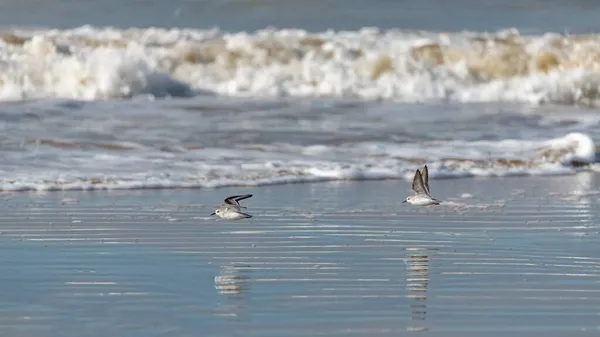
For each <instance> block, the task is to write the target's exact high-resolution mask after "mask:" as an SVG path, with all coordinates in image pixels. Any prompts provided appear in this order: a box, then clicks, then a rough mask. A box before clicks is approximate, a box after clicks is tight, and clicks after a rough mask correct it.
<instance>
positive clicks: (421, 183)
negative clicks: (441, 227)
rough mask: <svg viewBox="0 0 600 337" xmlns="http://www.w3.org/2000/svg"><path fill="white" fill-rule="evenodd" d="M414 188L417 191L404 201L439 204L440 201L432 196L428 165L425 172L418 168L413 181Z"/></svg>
mask: <svg viewBox="0 0 600 337" xmlns="http://www.w3.org/2000/svg"><path fill="white" fill-rule="evenodd" d="M412 190H413V191H414V192H415V193H414V194H413V195H411V196H409V197H407V198H406V200H404V201H403V202H402V203H405V202H408V203H409V204H411V205H415V206H430V205H439V204H440V201H439V200H437V199H434V198H433V197H432V196H431V190H430V189H429V170H428V169H427V165H425V167H423V173H421V171H419V170H417V172H415V176H414V178H413V182H412Z"/></svg>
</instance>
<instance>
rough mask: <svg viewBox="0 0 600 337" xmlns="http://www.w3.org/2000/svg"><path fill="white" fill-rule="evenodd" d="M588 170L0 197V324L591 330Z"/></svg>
mask: <svg viewBox="0 0 600 337" xmlns="http://www.w3.org/2000/svg"><path fill="white" fill-rule="evenodd" d="M599 177H600V176H599V175H596V174H593V173H580V174H578V175H575V176H566V177H523V178H490V179H452V180H432V181H431V188H432V194H433V196H434V197H436V198H438V199H442V200H445V201H446V204H445V205H443V206H439V207H415V206H410V205H408V204H401V201H402V199H403V198H404V197H405V196H406V195H407V193H408V188H409V184H408V183H407V182H405V181H370V182H337V183H316V184H297V185H282V186H269V187H256V188H227V189H204V190H139V191H105V192H103V191H99V192H98V191H97V192H51V193H7V194H3V195H2V198H3V199H2V202H1V203H0V204H1V205H2V215H0V232H1V234H0V256H2V258H1V259H0V270H1V273H0V286H1V287H2V289H3V291H2V297H1V300H0V335H2V336H35V337H37V336H78V337H81V336H144V337H148V336H321V335H324V336H398V335H412V334H418V335H424V336H483V335H485V336H506V335H507V334H509V333H510V334H513V333H518V335H519V336H597V335H598V333H600V323H599V322H600V248H599V247H600V245H599V241H600V234H599V231H600V229H599V228H598V217H599V215H600V213H599V206H598V199H599V198H600V194H599V193H600V192H599V191H598V187H599V183H598V181H599V179H598V178H599ZM241 193H253V194H254V197H253V198H251V199H248V200H245V201H244V204H245V205H247V206H248V210H247V211H248V212H249V213H250V214H253V215H254V216H255V217H254V218H252V219H250V220H247V221H237V222H226V221H218V220H216V219H214V218H212V219H211V218H209V217H208V215H209V214H210V213H211V212H212V210H213V208H214V207H215V206H218V205H219V204H220V203H221V201H222V200H223V199H224V198H225V197H227V196H229V195H232V194H241Z"/></svg>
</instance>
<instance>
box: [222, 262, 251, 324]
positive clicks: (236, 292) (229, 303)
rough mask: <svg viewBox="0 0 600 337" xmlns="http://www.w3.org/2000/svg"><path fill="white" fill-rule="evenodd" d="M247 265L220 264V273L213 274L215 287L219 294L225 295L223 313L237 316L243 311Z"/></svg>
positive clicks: (246, 289)
mask: <svg viewBox="0 0 600 337" xmlns="http://www.w3.org/2000/svg"><path fill="white" fill-rule="evenodd" d="M248 267H249V266H247V265H235V264H231V265H222V266H221V269H220V275H217V276H215V278H214V282H215V288H216V289H217V291H218V293H219V294H220V295H224V296H226V297H227V300H226V301H225V302H224V305H225V307H224V308H223V309H224V311H225V312H224V313H223V314H224V315H227V316H239V315H240V314H241V313H242V312H243V311H244V304H245V302H246V296H245V294H246V293H247V292H248V283H247V280H248V279H249V277H248V276H247V275H246V274H247V273H248V271H249V270H248V269H247V268H248Z"/></svg>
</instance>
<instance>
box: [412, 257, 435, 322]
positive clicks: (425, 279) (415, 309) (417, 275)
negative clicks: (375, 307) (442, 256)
mask: <svg viewBox="0 0 600 337" xmlns="http://www.w3.org/2000/svg"><path fill="white" fill-rule="evenodd" d="M431 250H436V249H429V248H418V247H415V248H407V251H408V253H407V254H408V258H407V260H406V263H407V265H408V273H407V278H406V286H407V287H408V290H409V292H410V294H409V295H408V297H409V298H412V299H413V300H414V301H413V302H412V303H411V305H410V308H411V312H412V315H411V316H412V321H413V325H412V326H409V327H408V328H407V330H409V331H427V330H428V329H427V324H426V320H427V287H428V285H429V256H430V254H431Z"/></svg>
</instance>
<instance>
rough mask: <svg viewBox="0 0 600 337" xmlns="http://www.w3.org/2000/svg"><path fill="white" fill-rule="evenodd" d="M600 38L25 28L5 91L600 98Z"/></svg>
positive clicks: (8, 61) (8, 39)
mask: <svg viewBox="0 0 600 337" xmlns="http://www.w3.org/2000/svg"><path fill="white" fill-rule="evenodd" d="M599 42H600V36H599V35H594V34H590V35H577V36H568V35H560V34H551V33H548V34H544V35H532V36H523V35H521V34H520V33H519V32H518V31H517V30H514V29H513V30H506V31H499V32H495V33H476V32H457V33H434V32H424V31H403V30H378V29H374V28H364V29H361V30H358V31H324V32H320V33H310V32H307V31H304V30H299V29H295V30H292V29H284V30H276V29H264V30H259V31H256V32H224V31H220V30H218V29H212V30H194V29H158V28H147V29H116V28H95V27H89V26H84V27H79V28H75V29H71V30H21V31H19V30H15V31H10V32H4V33H3V34H1V35H0V47H1V48H0V58H1V59H2V62H1V63H0V82H1V84H2V85H1V86H0V99H2V100H21V99H27V98H39V97H53V98H56V97H60V98H73V99H84V100H95V99H110V98H127V97H131V96H136V95H151V96H154V97H164V96H188V95H196V94H216V95H230V96H263V97H267V96H270V97H273V96H296V97H344V98H350V97H353V98H360V99H391V100H396V101H404V102H422V101H428V100H434V101H436V100H443V101H447V100H450V101H457V102H491V101H510V102H526V103H532V104H539V103H547V102H551V103H560V104H586V105H596V104H597V102H598V96H599V95H598V91H599V90H598V85H599V83H600V77H599V76H598V73H597V69H598V67H599V66H600V61H598V60H599V58H598V57H597V55H600V43H599Z"/></svg>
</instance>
